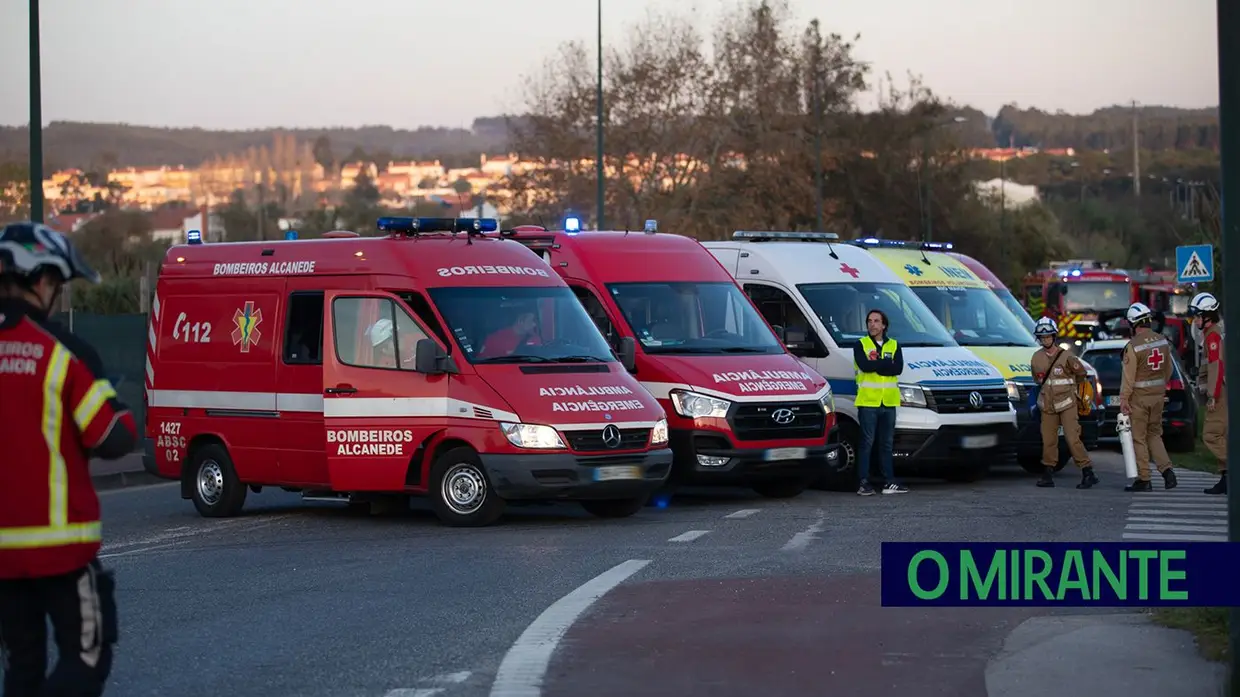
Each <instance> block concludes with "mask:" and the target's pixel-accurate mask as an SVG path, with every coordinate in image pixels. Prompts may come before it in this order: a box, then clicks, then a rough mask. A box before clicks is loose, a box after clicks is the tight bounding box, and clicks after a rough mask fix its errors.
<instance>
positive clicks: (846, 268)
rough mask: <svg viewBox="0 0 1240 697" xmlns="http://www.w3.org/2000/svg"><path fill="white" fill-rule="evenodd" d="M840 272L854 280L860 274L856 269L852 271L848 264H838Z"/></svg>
mask: <svg viewBox="0 0 1240 697" xmlns="http://www.w3.org/2000/svg"><path fill="white" fill-rule="evenodd" d="M840 271H843V272H844V273H846V274H848V275H849V276H852V277H853V278H856V277H857V274H859V273H861V272H860V271H858V270H857V269H854V268H853V267H851V266H849V265H848V264H840Z"/></svg>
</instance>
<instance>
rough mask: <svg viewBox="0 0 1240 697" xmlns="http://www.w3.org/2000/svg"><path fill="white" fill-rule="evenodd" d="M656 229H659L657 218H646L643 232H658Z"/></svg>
mask: <svg viewBox="0 0 1240 697" xmlns="http://www.w3.org/2000/svg"><path fill="white" fill-rule="evenodd" d="M658 231H659V221H657V220H647V221H646V227H645V232H648V233H650V234H651V235H653V234H654V233H656V232H658Z"/></svg>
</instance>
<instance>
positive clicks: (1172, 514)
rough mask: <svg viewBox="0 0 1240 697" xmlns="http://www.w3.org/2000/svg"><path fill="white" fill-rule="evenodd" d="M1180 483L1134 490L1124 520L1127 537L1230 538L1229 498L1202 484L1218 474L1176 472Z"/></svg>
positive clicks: (1150, 539)
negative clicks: (1208, 491) (1211, 493)
mask: <svg viewBox="0 0 1240 697" xmlns="http://www.w3.org/2000/svg"><path fill="white" fill-rule="evenodd" d="M1176 474H1177V477H1176V478H1177V480H1178V483H1179V486H1178V487H1176V488H1175V489H1170V490H1168V489H1163V488H1161V486H1160V485H1161V484H1162V482H1161V481H1158V480H1159V478H1152V479H1153V484H1154V490H1153V491H1148V492H1139V493H1135V494H1133V495H1132V496H1133V498H1132V500H1131V501H1130V502H1129V504H1128V515H1127V516H1126V519H1125V521H1124V531H1123V533H1122V535H1123V537H1122V539H1124V540H1131V541H1138V540H1144V541H1147V542H1227V533H1228V523H1227V500H1226V499H1225V498H1224V497H1213V496H1207V495H1206V494H1204V493H1202V488H1204V487H1208V486H1212V485H1213V484H1214V483H1215V482H1216V481H1218V477H1217V476H1215V475H1211V474H1207V473H1205V472H1186V473H1180V472H1177V473H1176Z"/></svg>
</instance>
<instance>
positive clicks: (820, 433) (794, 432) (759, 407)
mask: <svg viewBox="0 0 1240 697" xmlns="http://www.w3.org/2000/svg"><path fill="white" fill-rule="evenodd" d="M784 409H787V410H788V411H790V412H791V419H787V416H788V414H787V413H786V412H783V411H782V410H784ZM777 418H779V419H780V420H781V421H782V420H786V421H787V423H779V422H778V421H776V419H777ZM728 421H729V422H730V423H731V425H732V431H733V432H735V433H736V438H737V440H780V439H785V438H822V437H824V436H826V427H827V414H826V412H825V411H823V409H822V404H820V403H818V402H791V403H789V402H768V403H763V404H740V405H738V406H737V407H736V408H735V411H733V413H732V415H731V417H729V419H728Z"/></svg>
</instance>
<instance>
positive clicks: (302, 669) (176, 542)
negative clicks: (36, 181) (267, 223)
mask: <svg viewBox="0 0 1240 697" xmlns="http://www.w3.org/2000/svg"><path fill="white" fill-rule="evenodd" d="M1095 458H1096V466H1097V468H1098V470H1099V474H1100V476H1101V477H1102V484H1101V486H1099V487H1097V488H1095V489H1093V490H1090V491H1079V490H1077V489H1075V488H1074V485H1075V483H1076V481H1077V479H1078V478H1077V475H1076V473H1075V470H1074V468H1073V467H1072V466H1071V465H1069V467H1068V468H1066V469H1065V470H1064V471H1063V472H1062V473H1061V474H1060V475H1059V477H1058V483H1059V486H1058V487H1057V488H1055V489H1037V488H1035V487H1034V486H1033V479H1032V478H1031V477H1030V476H1029V475H1027V474H1024V473H1023V472H1021V471H1020V470H1018V469H1017V468H1015V467H1004V468H1001V469H996V470H995V471H993V472H992V474H991V476H990V477H989V478H988V479H987V480H985V481H982V482H979V483H976V484H946V483H940V482H934V481H920V480H913V481H910V482H908V483H909V485H910V487H911V488H912V493H909V494H906V495H903V496H874V497H868V498H863V497H858V496H856V495H852V494H837V493H827V492H809V493H807V494H805V495H803V496H801V497H798V498H796V499H793V500H789V501H772V500H768V499H763V498H760V497H758V496H757V495H755V494H751V493H748V492H745V491H715V492H709V491H708V492H705V494H704V495H701V496H692V497H691V496H682V497H680V498H678V499H677V501H676V502H674V503H673V504H672V505H671V506H670V507H668V508H665V509H656V508H647V509H645V510H644V511H642V512H641V513H639V514H638V515H636V516H634V517H633V518H630V519H627V520H620V521H605V520H599V519H595V518H592V517H590V516H589V515H587V514H585V513H584V512H583V511H581V510H580V509H579V508H577V507H575V506H569V505H555V506H546V507H539V508H532V509H516V510H514V511H513V512H511V513H509V515H508V516H507V517H506V518H505V519H504V520H503V521H501V523H500V524H498V525H497V526H494V527H491V528H485V529H466V530H455V529H449V528H445V527H441V526H440V525H439V524H438V523H437V522H436V521H435V519H434V517H433V516H432V514H431V513H430V512H429V510H428V509H427V508H425V506H423V505H422V504H421V503H420V502H415V505H414V510H412V511H411V512H410V513H409V514H407V515H401V516H394V517H372V516H366V515H361V514H357V513H351V512H349V511H347V510H346V509H344V508H343V507H340V506H336V505H333V504H322V503H303V502H301V500H300V499H299V498H298V497H297V496H296V495H294V494H288V493H284V492H279V491H276V492H264V493H262V494H259V495H254V494H251V495H250V498H249V500H248V501H247V504H246V509H245V511H244V513H243V515H241V516H240V517H237V518H233V519H226V520H208V519H203V518H200V517H199V516H198V515H197V513H196V512H195V511H194V509H193V506H192V505H191V504H190V503H189V502H188V501H183V500H181V499H180V498H179V496H178V494H177V488H176V485H174V484H161V485H157V486H151V487H142V488H135V489H123V490H117V491H109V492H105V493H104V494H102V499H103V502H104V520H105V539H106V544H105V547H104V550H103V552H102V553H101V557H102V559H103V562H104V564H105V565H106V566H109V567H111V568H113V569H115V570H116V574H117V581H118V584H119V589H120V590H119V604H120V608H121V632H122V643H121V645H120V646H119V647H118V656H117V659H116V666H115V669H114V672H113V677H112V681H111V685H110V687H109V690H108V694H111V695H123V696H126V697H142V696H147V695H150V696H155V695H160V696H166V695H178V696H179V697H198V696H202V697H207V696H216V695H230V696H231V697H249V696H251V695H252V696H255V697H257V696H260V695H261V696H262V697H283V696H286V695H287V696H292V695H298V696H303V697H318V696H323V697H326V696H328V695H330V696H331V697H344V696H349V695H356V696H357V697H432V696H433V697H485V696H487V695H493V696H494V697H515V696H516V695H519V694H535V695H536V694H538V692H537V691H535V692H533V693H530V692H528V691H527V692H523V691H522V690H523V689H526V688H529V686H530V685H531V684H534V685H537V684H538V683H539V682H542V683H543V685H544V688H543V694H546V695H547V696H548V697H552V696H557V697H558V696H559V695H565V696H567V695H581V694H592V695H597V696H598V697H605V696H606V695H610V694H616V695H620V694H630V695H631V694H639V693H640V694H648V695H662V694H668V695H671V694H680V695H683V694H688V693H689V692H690V691H694V692H696V693H697V694H703V693H704V692H703V691H702V688H704V687H706V686H707V684H706V683H703V682H702V681H703V680H709V678H708V677H706V676H710V675H711V674H712V673H711V671H714V674H715V675H722V676H727V675H728V671H727V669H728V668H729V666H730V667H731V668H732V669H733V672H737V671H736V670H735V664H736V661H737V660H738V659H739V658H743V657H744V654H746V651H745V650H744V649H743V647H744V645H748V646H750V647H751V649H752V647H754V646H758V647H765V649H764V650H758V651H753V650H750V651H748V658H749V659H752V660H755V661H758V662H763V661H765V662H766V664H767V670H768V671H773V670H776V668H777V667H779V666H783V667H782V668H779V671H780V672H779V675H782V676H783V682H780V681H779V680H772V679H771V678H770V676H767V675H765V673H764V672H763V671H759V675H758V677H756V678H752V679H753V680H759V678H760V679H761V684H760V687H761V688H762V691H761V692H759V693H763V694H768V695H770V696H771V697H780V696H781V695H785V694H786V695H793V694H797V695H800V694H809V693H807V692H806V691H805V689H804V685H805V682H804V681H805V679H806V678H807V675H808V674H811V673H814V674H817V673H820V672H821V671H823V670H826V671H827V672H828V674H830V675H838V676H839V679H840V680H843V679H845V678H848V679H849V680H852V679H854V678H849V677H848V676H850V675H853V673H857V675H858V676H859V675H860V674H861V673H862V672H866V671H862V669H863V668H867V669H868V668H871V667H874V666H880V667H881V666H883V665H895V666H898V667H899V666H902V668H899V669H898V670H896V672H895V673H891V674H890V675H888V677H886V678H883V679H882V680H879V681H878V682H877V683H874V684H873V685H872V686H873V688H874V689H873V690H872V691H870V690H866V689H861V687H858V688H857V691H856V692H854V693H853V694H857V695H863V694H876V695H877V694H912V692H909V691H908V687H909V686H913V687H916V686H917V685H918V683H919V681H923V683H924V680H925V679H926V678H927V676H935V675H939V674H948V672H949V671H950V670H952V669H953V667H955V669H956V670H959V665H957V664H964V663H967V664H968V665H971V666H974V667H976V665H977V664H978V661H979V660H981V661H983V663H984V658H985V656H987V655H989V654H990V653H992V652H993V650H994V648H995V645H996V642H998V641H1001V640H1002V637H1003V636H1004V634H1005V633H1006V632H1007V631H1010V629H1011V627H1012V626H1013V625H1014V623H1015V622H1017V621H1019V620H1020V619H1022V618H1024V617H1026V616H1028V615H1029V614H1030V613H1028V612H1024V611H1020V612H1013V611H1010V610H1006V611H995V612H990V611H986V612H982V611H978V610H973V611H971V612H972V614H966V613H955V614H952V613H946V612H940V613H938V614H935V613H926V612H925V611H922V610H917V611H915V612H914V611H912V610H910V611H907V612H906V611H902V610H900V611H897V610H879V608H878V592H877V580H876V579H877V572H878V569H879V542H881V541H883V540H907V541H934V540H943V541H958V540H977V541H986V540H994V541H1003V540H1010V541H1013V540H1020V541H1057V540H1058V541H1090V540H1119V539H1121V536H1122V533H1123V532H1124V529H1125V525H1126V520H1127V517H1128V515H1129V507H1130V502H1131V499H1132V496H1133V495H1132V494H1126V493H1124V492H1123V491H1122V487H1123V484H1124V481H1123V475H1122V469H1121V467H1120V465H1119V459H1118V456H1117V455H1115V454H1114V453H1110V452H1107V451H1098V452H1096V453H1095ZM1182 489H1184V490H1185V491H1184V493H1185V494H1189V493H1195V494H1197V495H1200V487H1197V486H1195V484H1194V485H1190V486H1185V487H1182ZM626 563H627V565H626ZM608 574H610V576H609V575H608ZM600 575H603V576H604V578H603V579H602V580H601V581H595V582H594V586H589V587H587V588H586V589H585V590H584V591H579V592H577V594H576V595H575V596H570V598H569V599H567V600H566V601H561V602H557V601H560V599H561V598H564V596H566V595H568V594H570V593H572V592H574V589H577V588H578V587H580V586H582V584H586V583H587V582H590V581H591V579H596V577H599V576H600ZM613 582H614V583H613ZM600 584H601V585H600ZM610 585H616V586H617V587H616V588H615V590H614V591H611V592H610V593H609V594H606V595H603V594H604V593H606V591H608V590H610ZM591 591H592V593H591ZM582 593H585V594H586V596H587V597H584V598H583V597H582ZM598 595H603V597H602V600H600V601H599V602H597V603H595V604H594V605H593V606H592V607H590V608H587V606H588V605H590V602H591V601H592V600H593V597H594V596H598ZM548 608H551V609H548ZM807 608H809V609H811V610H812V612H810V613H807ZM544 611H547V612H546V613H544ZM814 613H819V614H814ZM880 613H881V614H880ZM577 614H580V615H581V616H580V617H579V618H578V617H577ZM540 615H541V619H540ZM819 615H821V622H835V623H837V624H839V626H840V627H841V628H843V627H845V626H853V627H857V628H859V629H857V630H856V632H852V633H849V632H834V633H833V636H834V638H832V639H831V640H830V641H828V642H827V644H826V645H824V644H823V642H822V639H821V637H819V638H818V639H813V641H815V642H816V645H815V647H814V649H813V650H812V651H806V648H807V647H806V646H805V644H804V643H802V642H804V641H809V640H811V639H810V638H809V637H808V635H807V634H806V631H808V630H805V629H803V628H802V629H794V628H792V623H793V620H795V619H797V618H800V619H801V620H802V624H804V623H805V621H806V618H810V617H819ZM880 617H881V619H880ZM573 619H577V620H578V621H577V622H576V623H572V622H571V621H572V620H573ZM536 620H538V622H535V621H536ZM818 622H819V620H817V619H815V620H814V622H813V624H814V625H815V626H817V627H818V631H819V633H820V634H821V627H822V625H820V624H818ZM531 623H535V626H534V627H531V628H530V629H529V631H528V632H527V627H530V625H531ZM772 623H774V624H772ZM780 623H783V629H782V630H781V626H780ZM569 624H572V629H571V630H568V626H569ZM566 630H568V632H567V636H566V638H565V640H564V642H563V643H560V644H559V645H558V649H557V650H555V651H554V652H553V651H552V649H556V648H557V642H559V640H560V637H561V635H564V633H565V631H566ZM930 631H934V632H935V633H936V636H938V637H940V640H941V646H940V647H939V649H938V650H937V651H936V652H935V654H936V655H934V656H928V657H927V656H921V658H917V656H918V655H920V654H918V653H917V651H918V648H919V646H924V637H925V635H926V632H930ZM523 632H524V635H523ZM858 632H859V633H858ZM686 637H688V639H687V638H686ZM729 637H731V640H730V641H729ZM900 637H903V638H900ZM519 639H520V641H519ZM689 639H692V640H689ZM514 642H517V643H518V646H517V648H512V647H513V646H514ZM711 642H716V643H717V645H716V646H714V649H713V650H712V643H711ZM832 642H834V643H832ZM876 642H877V644H882V645H883V647H884V648H883V649H882V651H875V650H874V647H875V646H876V645H877V644H876ZM953 642H954V644H953ZM724 644H726V647H725V646H724ZM834 644H838V646H834ZM953 646H955V648H953ZM727 647H730V648H727ZM777 648H778V649H779V651H777V652H776V653H771V651H775V649H777ZM510 649H512V651H510ZM790 651H791V652H792V653H796V652H798V651H799V652H800V653H801V654H804V655H805V656H806V658H805V659H802V660H801V662H800V664H799V665H800V666H801V667H799V668H798V667H797V666H791V667H789V666H784V663H786V662H787V657H786V654H788V653H789V652H790ZM938 654H942V655H938ZM506 655H507V656H508V658H509V663H508V664H507V665H505V669H504V671H503V677H502V679H501V680H500V681H498V682H497V681H496V676H497V673H499V672H500V666H501V661H503V660H504V658H505V656H506ZM763 656H767V658H765V659H764V658H763ZM901 656H903V658H901ZM880 658H881V660H880ZM781 661H783V663H781ZM540 666H541V667H545V668H546V669H547V670H546V678H545V680H540V679H541V677H542V676H541V668H540ZM721 671H722V672H721ZM879 672H880V673H881V672H882V671H879ZM888 672H890V671H888ZM873 673H874V671H868V674H871V675H872V674H873ZM964 673H968V671H964ZM798 675H799V676H800V677H797V676H798ZM892 676H898V679H896V677H892ZM720 679H721V678H720ZM856 679H857V680H860V679H861V678H860V677H857V678H856ZM729 680H730V681H731V684H733V685H734V686H736V687H737V690H726V689H723V686H724V685H725V682H720V683H719V684H718V685H713V684H712V685H710V686H711V687H716V688H718V689H714V690H713V691H710V694H712V695H728V694H746V693H747V694H757V693H755V692H754V691H753V689H754V688H755V685H748V691H746V690H740V686H742V685H744V684H745V679H744V678H743V677H732V678H729ZM961 680H962V681H963V682H961V683H960V684H959V685H954V688H953V689H955V692H947V693H944V694H958V695H968V694H973V693H974V691H975V689H976V688H977V684H976V681H975V680H973V681H972V682H970V680H972V678H961ZM626 683H627V686H626ZM879 683H881V684H879ZM966 683H967V684H966ZM855 684H857V685H861V683H855ZM899 685H903V686H904V687H902V688H901V689H900V690H897V689H896V688H897V687H898V686H899ZM884 686H885V687H884ZM695 688H696V689H695ZM885 689H886V690H891V691H888V692H883V691H882V690H885ZM914 692H916V690H914ZM919 694H926V695H929V694H931V693H929V692H924V691H922V692H920V693H919ZM935 694H937V693H935ZM977 694H985V692H984V691H983V692H980V693H977Z"/></svg>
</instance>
